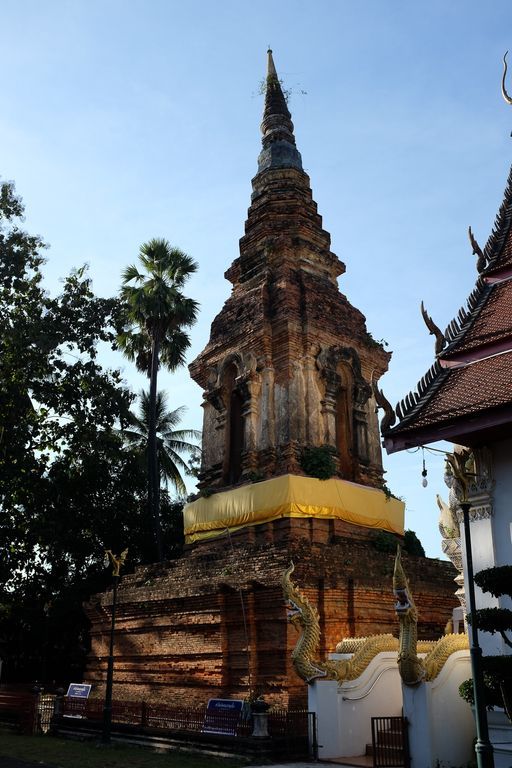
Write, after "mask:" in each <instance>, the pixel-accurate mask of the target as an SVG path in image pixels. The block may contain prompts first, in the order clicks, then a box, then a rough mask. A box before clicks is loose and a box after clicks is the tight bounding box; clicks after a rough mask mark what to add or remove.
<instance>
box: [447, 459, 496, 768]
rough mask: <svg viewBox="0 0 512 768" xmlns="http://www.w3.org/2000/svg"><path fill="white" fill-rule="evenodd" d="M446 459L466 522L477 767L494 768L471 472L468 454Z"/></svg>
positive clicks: (467, 582) (465, 546)
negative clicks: (459, 491) (459, 492)
mask: <svg viewBox="0 0 512 768" xmlns="http://www.w3.org/2000/svg"><path fill="white" fill-rule="evenodd" d="M447 460H448V463H449V464H450V467H451V468H452V471H453V474H454V476H455V478H456V480H458V481H459V483H460V486H461V489H462V500H461V502H460V507H461V509H462V521H463V524H464V548H465V550H466V578H465V580H464V584H465V585H466V586H467V592H468V597H469V613H470V615H471V645H470V649H469V653H470V657H471V675H472V677H473V695H474V699H475V715H476V717H475V721H476V745H475V752H476V763H477V766H478V768H494V757H493V753H494V750H493V747H492V744H491V742H490V741H489V727H488V724H487V710H486V708H485V693H484V675H483V669H482V649H481V647H480V644H479V642H478V624H477V614H476V600H475V582H474V579H473V552H472V549H471V531H470V523H469V510H470V509H471V504H470V503H469V501H468V479H469V473H468V472H467V470H466V460H467V453H465V452H464V453H449V454H447Z"/></svg>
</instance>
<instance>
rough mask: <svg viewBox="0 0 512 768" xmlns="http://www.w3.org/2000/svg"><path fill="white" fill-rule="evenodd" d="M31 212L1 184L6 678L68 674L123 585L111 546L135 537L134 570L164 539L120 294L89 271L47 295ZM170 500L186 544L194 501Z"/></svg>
mask: <svg viewBox="0 0 512 768" xmlns="http://www.w3.org/2000/svg"><path fill="white" fill-rule="evenodd" d="M22 214H23V206H22V203H21V201H20V200H19V198H18V197H17V195H16V192H15V190H14V187H13V185H12V184H9V183H3V184H0V318H1V321H0V619H1V629H0V645H2V647H1V648H0V655H1V656H2V658H3V659H4V662H5V663H4V667H3V673H2V675H3V679H4V678H5V677H7V679H11V680H13V679H18V680H21V679H24V680H31V679H32V680H33V679H34V678H35V677H40V676H41V675H47V676H48V678H49V679H51V678H53V677H56V678H57V679H59V680H60V681H62V682H64V681H66V680H69V679H70V677H71V676H72V677H75V676H78V678H79V675H80V674H81V665H82V664H83V660H84V656H85V653H86V650H87V649H86V638H87V631H86V629H87V628H86V619H85V616H84V614H83V611H82V607H81V606H82V602H83V601H84V600H85V599H87V598H88V597H89V596H90V595H91V594H93V593H95V592H97V591H101V590H103V589H105V588H107V587H108V585H109V583H110V576H109V571H108V570H106V569H105V568H104V567H103V562H102V561H103V551H104V549H105V548H111V549H113V550H114V551H121V550H122V549H125V548H126V547H128V549H129V563H128V566H129V567H131V568H133V566H134V565H136V564H138V563H143V562H148V561H149V560H150V559H151V555H152V550H153V539H152V536H151V534H150V532H149V531H148V526H147V524H146V521H145V515H141V509H142V510H143V509H145V507H146V506H147V476H146V471H145V469H144V467H141V462H140V451H138V450H135V449H134V448H133V447H132V446H130V445H128V444H127V443H126V441H124V439H123V438H122V435H121V427H122V426H123V425H127V424H128V420H129V418H130V407H131V405H132V402H133V400H134V395H133V394H132V393H131V392H130V391H129V390H128V389H127V388H126V387H125V386H124V385H123V383H122V378H121V375H120V373H119V372H118V371H115V370H106V369H104V368H103V367H102V366H101V364H100V362H99V357H98V355H99V348H100V346H101V345H107V346H108V345H109V346H113V347H115V346H116V344H117V336H118V333H119V331H120V329H121V327H122V325H121V321H120V317H121V308H122V305H121V302H120V300H119V299H112V298H110V299H103V298H99V297H97V296H95V295H94V293H93V292H92V289H91V283H90V280H89V278H88V276H87V272H86V270H85V269H84V268H83V269H80V270H78V271H75V272H74V273H72V274H71V275H70V276H69V277H68V278H67V279H66V280H65V282H64V284H63V287H62V290H61V292H60V295H58V296H55V297H52V296H50V295H48V293H47V292H45V290H44V289H43V285H42V280H43V272H42V269H43V266H44V257H43V254H44V248H45V246H44V243H43V242H42V240H41V239H40V238H38V237H35V236H33V235H30V234H28V233H27V232H25V231H24V230H23V229H22V227H21V217H22ZM162 507H163V509H164V511H165V515H164V517H165V521H166V523H165V525H166V527H165V528H164V531H163V534H164V537H165V538H166V539H172V542H173V550H172V551H171V554H176V553H177V552H178V551H179V546H180V541H181V538H182V533H181V531H182V522H181V504H178V503H175V502H172V501H171V500H170V499H169V497H168V494H167V493H165V492H164V493H163V495H162ZM45 605H46V606H49V608H48V611H47V612H46V613H45V611H44V606H45ZM45 638H46V639H45Z"/></svg>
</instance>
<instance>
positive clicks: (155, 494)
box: [148, 332, 163, 562]
mask: <svg viewBox="0 0 512 768" xmlns="http://www.w3.org/2000/svg"><path fill="white" fill-rule="evenodd" d="M159 354H160V337H159V334H158V332H157V333H156V334H155V336H154V338H153V349H152V353H151V376H150V383H149V424H148V506H149V518H150V520H151V527H152V531H153V539H154V542H155V547H156V556H157V560H158V562H161V561H162V560H163V548H162V528H161V525H160V473H159V471H158V447H157V441H156V394H157V380H158V358H159Z"/></svg>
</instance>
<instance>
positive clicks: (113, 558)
mask: <svg viewBox="0 0 512 768" xmlns="http://www.w3.org/2000/svg"><path fill="white" fill-rule="evenodd" d="M127 554H128V550H127V549H125V550H123V552H121V554H120V555H114V554H113V552H112V550H111V549H106V550H105V567H106V566H108V564H109V563H110V564H111V565H112V621H111V624H110V648H109V652H108V666H107V684H106V687H105V705H104V707H103V733H102V737H101V740H102V742H103V743H104V744H110V731H111V728H112V686H113V683H114V631H115V628H116V603H117V585H118V583H119V572H120V570H121V566H122V565H123V563H124V561H125V560H126V556H127Z"/></svg>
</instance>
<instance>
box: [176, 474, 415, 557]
mask: <svg viewBox="0 0 512 768" xmlns="http://www.w3.org/2000/svg"><path fill="white" fill-rule="evenodd" d="M404 508H405V504H404V503H403V502H402V501H400V500H399V499H395V498H394V497H388V496H386V494H385V493H384V492H383V491H379V490H377V489H376V488H369V487H367V486H365V485H358V484H357V483H351V482H349V481H348V480H338V479H335V478H331V479H330V480H316V479H315V478H312V477H299V476H297V475H282V476H281V477H275V478H272V479H271V480H265V481H263V482H261V483H251V484H249V485H244V486H241V487H240V488H233V489H232V490H230V491H223V492H221V493H215V494H213V495H212V496H209V497H208V498H200V499H197V501H193V502H192V503H191V504H187V505H186V506H185V509H184V518H185V541H186V542H187V543H191V542H193V541H198V540H199V539H204V538H211V537H213V536H218V535H219V534H221V533H223V532H224V531H225V530H226V528H229V529H230V530H233V529H236V528H241V527H243V526H246V525H256V524H258V523H266V522H268V521H270V520H276V519H277V518H280V517H320V518H325V519H329V518H331V519H332V518H338V519H340V520H345V521H347V522H348V523H354V524H355V525H362V526H364V527H366V528H378V529H381V530H383V531H390V532H391V533H398V534H403V532H404Z"/></svg>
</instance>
